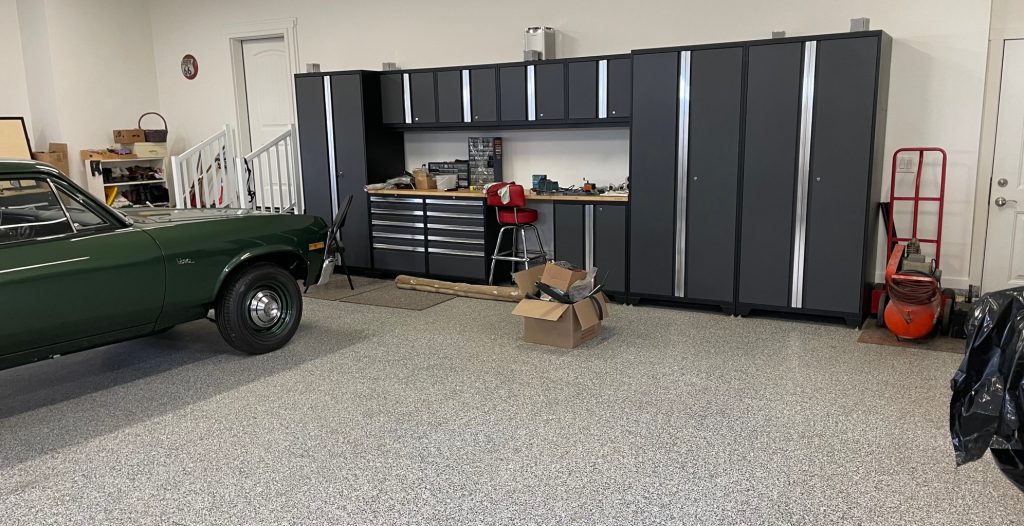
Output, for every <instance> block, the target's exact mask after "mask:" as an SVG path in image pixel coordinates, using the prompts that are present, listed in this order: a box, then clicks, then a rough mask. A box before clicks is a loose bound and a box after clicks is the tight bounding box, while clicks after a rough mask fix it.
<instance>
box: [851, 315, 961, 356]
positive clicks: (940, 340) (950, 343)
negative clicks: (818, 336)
mask: <svg viewBox="0 0 1024 526" xmlns="http://www.w3.org/2000/svg"><path fill="white" fill-rule="evenodd" d="M857 341H858V342H860V343H872V344H875V345H889V346H892V347H906V348H909V349H924V350H926V351H939V352H948V353H953V354H963V353H964V345H965V344H964V340H961V339H958V338H950V337H948V336H935V337H933V338H928V339H925V340H920V341H900V340H899V339H897V338H896V336H895V335H894V334H893V333H891V332H889V330H888V329H884V328H882V327H879V326H878V325H877V324H876V323H875V320H874V319H869V320H867V321H866V322H865V323H864V327H863V328H862V329H861V331H860V337H859V338H857Z"/></svg>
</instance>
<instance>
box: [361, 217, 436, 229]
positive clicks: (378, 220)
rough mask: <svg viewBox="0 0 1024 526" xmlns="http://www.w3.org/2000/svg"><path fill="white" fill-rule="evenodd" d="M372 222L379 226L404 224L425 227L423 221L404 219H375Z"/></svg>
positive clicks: (412, 226)
mask: <svg viewBox="0 0 1024 526" xmlns="http://www.w3.org/2000/svg"><path fill="white" fill-rule="evenodd" d="M371 224H374V225H378V226H404V227H409V228H423V223H405V222H402V221H384V220H383V219H374V220H373V221H371Z"/></svg>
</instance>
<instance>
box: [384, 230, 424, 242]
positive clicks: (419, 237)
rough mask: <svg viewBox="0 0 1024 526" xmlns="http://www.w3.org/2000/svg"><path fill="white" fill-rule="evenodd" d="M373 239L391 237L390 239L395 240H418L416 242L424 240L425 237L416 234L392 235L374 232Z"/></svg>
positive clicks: (390, 233)
mask: <svg viewBox="0 0 1024 526" xmlns="http://www.w3.org/2000/svg"><path fill="white" fill-rule="evenodd" d="M373 237H390V238H394V239H416V240H422V239H423V236H419V235H416V234H395V233H392V232H374V233H373Z"/></svg>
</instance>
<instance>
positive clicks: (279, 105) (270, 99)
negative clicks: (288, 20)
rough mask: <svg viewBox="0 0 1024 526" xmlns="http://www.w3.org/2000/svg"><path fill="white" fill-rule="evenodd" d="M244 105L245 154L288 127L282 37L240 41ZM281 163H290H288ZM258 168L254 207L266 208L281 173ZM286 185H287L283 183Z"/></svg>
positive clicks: (285, 55)
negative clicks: (246, 120) (246, 138)
mask: <svg viewBox="0 0 1024 526" xmlns="http://www.w3.org/2000/svg"><path fill="white" fill-rule="evenodd" d="M242 66H243V69H244V71H245V101H246V109H247V110H248V111H247V113H248V116H249V119H248V120H249V144H248V145H243V147H245V146H248V151H250V152H251V151H253V150H255V149H257V148H259V147H260V146H263V145H264V144H266V143H268V142H270V140H271V139H273V138H275V137H277V136H278V135H280V134H282V133H284V132H286V131H288V130H289V128H290V127H291V125H292V119H293V117H292V116H293V113H292V96H291V90H290V88H289V83H290V82H291V81H292V73H291V68H289V66H288V49H287V47H286V46H285V42H284V37H270V38H259V39H252V40H243V41H242ZM282 162H290V160H289V159H285V160H282ZM266 164H267V166H266V167H261V170H260V177H259V180H258V181H256V186H257V187H256V188H254V190H255V191H256V204H257V206H265V205H266V206H269V205H270V203H271V198H270V196H275V195H280V191H281V185H282V178H283V177H285V172H284V171H283V170H280V169H278V167H277V165H276V163H266ZM284 184H287V183H284Z"/></svg>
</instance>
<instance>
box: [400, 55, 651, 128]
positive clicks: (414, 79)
mask: <svg viewBox="0 0 1024 526" xmlns="http://www.w3.org/2000/svg"><path fill="white" fill-rule="evenodd" d="M381 83H382V89H381V98H382V103H383V107H384V112H383V119H384V124H387V125H390V126H396V127H408V128H417V127H426V128H449V127H453V126H454V127H469V128H473V127H479V126H488V127H490V126H512V127H550V126H573V125H578V124H586V125H600V124H602V123H607V124H610V125H617V126H624V125H627V124H628V119H629V116H630V114H631V111H630V107H631V105H632V58H631V57H630V56H625V55H618V56H611V57H607V58H603V57H590V58H578V59H566V60H546V61H536V62H519V63H511V64H497V65H494V66H467V67H465V68H461V69H451V68H448V69H437V70H413V71H409V72H393V73H390V72H389V73H383V74H381Z"/></svg>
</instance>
